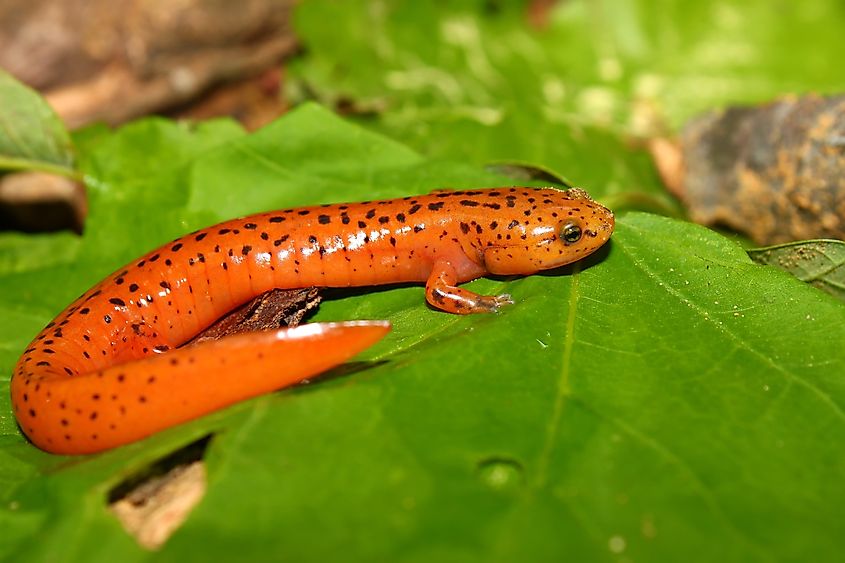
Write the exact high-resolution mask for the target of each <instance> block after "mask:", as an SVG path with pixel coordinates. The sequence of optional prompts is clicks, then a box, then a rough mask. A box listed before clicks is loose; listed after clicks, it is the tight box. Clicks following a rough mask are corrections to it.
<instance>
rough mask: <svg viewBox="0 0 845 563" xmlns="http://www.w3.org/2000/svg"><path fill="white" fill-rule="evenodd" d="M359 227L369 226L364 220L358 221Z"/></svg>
mask: <svg viewBox="0 0 845 563" xmlns="http://www.w3.org/2000/svg"><path fill="white" fill-rule="evenodd" d="M358 228H359V229H366V228H367V224H366V223H365V222H363V221H358Z"/></svg>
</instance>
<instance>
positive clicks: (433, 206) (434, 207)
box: [428, 201, 443, 211]
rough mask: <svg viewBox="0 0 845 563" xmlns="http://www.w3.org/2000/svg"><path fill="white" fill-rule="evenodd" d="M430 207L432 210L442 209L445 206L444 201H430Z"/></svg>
mask: <svg viewBox="0 0 845 563" xmlns="http://www.w3.org/2000/svg"><path fill="white" fill-rule="evenodd" d="M428 208H429V209H430V210H431V211H440V209H442V208H443V202H442V201H438V202H437V203H429V204H428Z"/></svg>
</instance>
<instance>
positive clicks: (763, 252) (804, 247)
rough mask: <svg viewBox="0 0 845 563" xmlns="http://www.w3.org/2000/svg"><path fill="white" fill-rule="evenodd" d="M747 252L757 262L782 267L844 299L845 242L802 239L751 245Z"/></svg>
mask: <svg viewBox="0 0 845 563" xmlns="http://www.w3.org/2000/svg"><path fill="white" fill-rule="evenodd" d="M748 255H749V256H750V257H751V259H752V260H754V261H755V262H757V263H758V264H767V265H770V266H775V267H777V268H780V269H781V270H785V271H787V272H789V273H790V274H792V275H793V276H795V277H796V278H798V279H799V280H801V281H803V282H807V283H809V284H810V285H812V286H813V287H817V288H819V289H821V290H822V291H826V292H827V293H830V294H831V295H833V296H835V297H836V298H838V299H839V300H840V301H845V242H843V241H841V240H802V241H797V242H790V243H787V244H779V245H776V246H767V247H765V248H751V249H749V250H748Z"/></svg>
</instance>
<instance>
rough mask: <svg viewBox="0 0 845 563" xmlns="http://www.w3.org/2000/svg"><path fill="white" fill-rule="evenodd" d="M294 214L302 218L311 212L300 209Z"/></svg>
mask: <svg viewBox="0 0 845 563" xmlns="http://www.w3.org/2000/svg"><path fill="white" fill-rule="evenodd" d="M296 213H297V215H302V216H303V217H304V216H306V215H308V214H310V213H311V212H310V211H309V210H307V209H300V210H299V211H297V212H296Z"/></svg>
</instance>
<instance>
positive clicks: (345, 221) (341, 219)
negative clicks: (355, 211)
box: [340, 212, 351, 225]
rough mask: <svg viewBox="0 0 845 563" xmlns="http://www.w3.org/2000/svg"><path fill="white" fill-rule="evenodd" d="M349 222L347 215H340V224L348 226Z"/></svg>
mask: <svg viewBox="0 0 845 563" xmlns="http://www.w3.org/2000/svg"><path fill="white" fill-rule="evenodd" d="M350 221H351V219H350V218H349V215H347V214H346V213H345V212H344V213H341V214H340V222H341V223H343V224H344V225H348V224H349V222H350Z"/></svg>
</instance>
